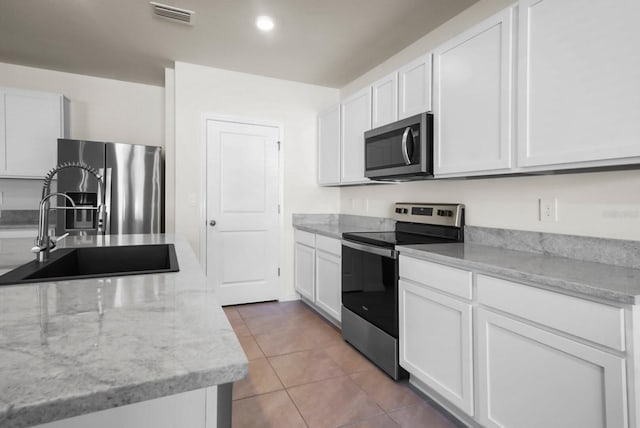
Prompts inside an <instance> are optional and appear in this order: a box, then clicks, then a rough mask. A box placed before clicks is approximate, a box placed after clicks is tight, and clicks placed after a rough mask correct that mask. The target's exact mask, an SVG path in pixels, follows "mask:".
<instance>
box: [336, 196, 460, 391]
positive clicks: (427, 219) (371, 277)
mask: <svg viewBox="0 0 640 428" xmlns="http://www.w3.org/2000/svg"><path fill="white" fill-rule="evenodd" d="M393 217H394V219H395V220H396V228H395V230H391V231H386V232H354V233H344V234H342V337H343V338H344V340H346V341H347V342H349V343H351V345H353V346H354V347H355V348H356V349H358V350H359V351H360V352H362V353H363V354H364V355H365V356H366V357H368V358H369V359H370V360H371V361H373V362H374V363H375V364H376V365H378V366H379V367H380V368H381V369H382V370H384V371H385V372H386V373H387V374H389V376H391V377H392V378H394V379H401V378H405V377H407V372H406V371H405V370H404V369H402V368H401V367H400V365H399V363H398V251H397V250H396V246H397V245H410V244H442V243H447V242H452V243H453V242H463V241H464V205H461V204H430V203H396V204H395V205H394V216H393Z"/></svg>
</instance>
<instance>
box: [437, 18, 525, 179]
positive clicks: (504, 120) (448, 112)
mask: <svg viewBox="0 0 640 428" xmlns="http://www.w3.org/2000/svg"><path fill="white" fill-rule="evenodd" d="M513 13H514V12H513V9H512V8H509V9H506V10H504V11H503V12H501V13H499V14H498V15H496V16H493V17H492V18H489V19H488V20H486V21H484V22H482V23H480V24H478V25H476V26H475V27H473V28H472V29H470V30H468V31H466V32H464V33H463V34H461V35H459V36H458V37H456V38H454V39H452V40H450V41H448V42H447V43H444V44H443V45H442V46H440V47H439V48H438V49H436V50H435V51H434V71H433V79H434V80H433V86H434V92H433V95H434V103H433V112H434V158H435V162H434V172H435V174H436V175H442V174H459V175H465V174H467V173H473V172H477V171H492V170H494V171H495V170H500V169H508V168H510V167H511V145H512V122H513V117H512V111H513V109H512V97H513V78H512V74H513V71H512V70H513V61H514V60H513V39H514V37H513V31H512V21H513Z"/></svg>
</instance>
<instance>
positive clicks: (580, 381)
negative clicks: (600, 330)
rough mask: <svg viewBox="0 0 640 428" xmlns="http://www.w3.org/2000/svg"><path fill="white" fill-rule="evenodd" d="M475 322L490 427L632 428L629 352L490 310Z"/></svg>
mask: <svg viewBox="0 0 640 428" xmlns="http://www.w3.org/2000/svg"><path fill="white" fill-rule="evenodd" d="M476 320H477V326H478V353H477V355H478V368H479V390H478V395H479V406H480V407H479V409H478V414H479V420H480V423H482V424H483V426H487V427H501V428H511V427H513V428H529V427H531V428H540V427H545V428H554V427H557V428H566V427H580V428H604V427H607V428H622V427H626V426H627V403H626V381H625V361H624V359H623V358H620V357H618V356H615V355H612V354H608V353H606V352H603V351H600V350H598V349H595V348H592V347H589V346H586V345H583V344H580V343H578V342H574V341H572V340H570V339H567V338H565V337H562V336H559V335H556V334H553V333H549V332H547V331H543V330H541V329H538V328H536V327H532V326H530V325H527V324H524V323H522V322H519V321H515V320H512V319H510V318H507V317H504V316H501V315H498V314H495V313H493V312H490V311H487V310H485V309H478V312H477V318H476Z"/></svg>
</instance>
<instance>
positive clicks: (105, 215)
mask: <svg viewBox="0 0 640 428" xmlns="http://www.w3.org/2000/svg"><path fill="white" fill-rule="evenodd" d="M111 178H112V177H111V168H107V169H106V173H105V183H104V206H103V207H102V211H103V212H102V213H101V217H102V220H103V221H102V222H103V233H104V234H105V235H110V234H111V218H109V217H110V215H111Z"/></svg>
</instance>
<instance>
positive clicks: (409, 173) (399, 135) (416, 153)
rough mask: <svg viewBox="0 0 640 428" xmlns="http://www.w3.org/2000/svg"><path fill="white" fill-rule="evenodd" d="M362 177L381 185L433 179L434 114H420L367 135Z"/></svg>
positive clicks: (365, 134) (365, 135) (373, 130)
mask: <svg viewBox="0 0 640 428" xmlns="http://www.w3.org/2000/svg"><path fill="white" fill-rule="evenodd" d="M364 175H365V177H368V178H370V179H372V180H380V181H410V180H424V179H428V178H433V114H431V113H421V114H418V115H415V116H411V117H408V118H406V119H402V120H399V121H397V122H394V123H391V124H389V125H385V126H381V127H379V128H376V129H372V130H370V131H366V132H365V133H364Z"/></svg>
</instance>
